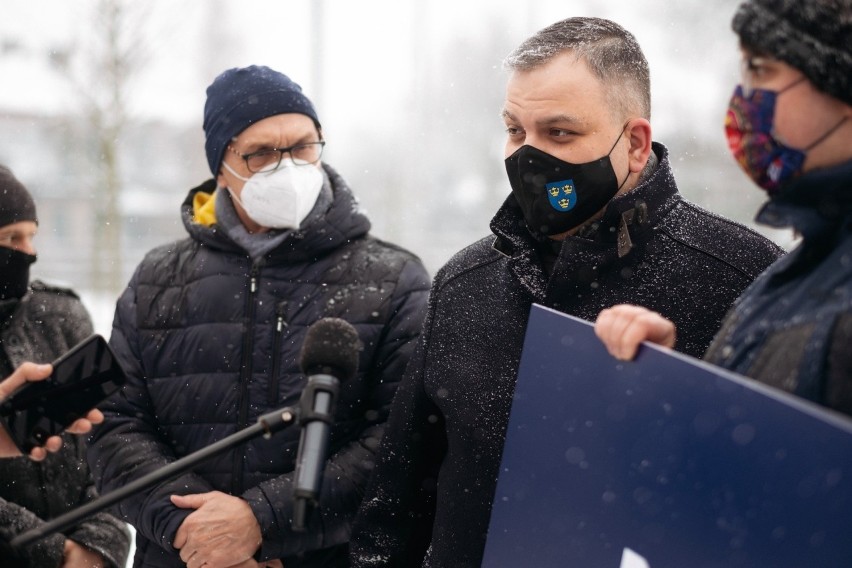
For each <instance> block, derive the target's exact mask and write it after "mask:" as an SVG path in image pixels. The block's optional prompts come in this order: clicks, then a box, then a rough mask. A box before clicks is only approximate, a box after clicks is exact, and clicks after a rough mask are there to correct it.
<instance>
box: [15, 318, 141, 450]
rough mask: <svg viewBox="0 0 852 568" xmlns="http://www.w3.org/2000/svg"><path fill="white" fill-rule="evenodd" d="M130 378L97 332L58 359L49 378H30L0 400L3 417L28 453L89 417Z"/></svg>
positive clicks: (17, 440) (16, 442) (19, 443)
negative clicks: (89, 414) (39, 379)
mask: <svg viewBox="0 0 852 568" xmlns="http://www.w3.org/2000/svg"><path fill="white" fill-rule="evenodd" d="M125 380H126V376H125V374H124V371H123V370H122V368H121V366H120V365H119V364H118V361H117V360H116V358H115V356H114V355H113V353H112V350H111V349H110V348H109V345H108V344H107V342H106V340H104V338H103V337H101V336H100V335H92V336H90V337H88V338H87V339H85V340H83V341H82V342H80V343H79V344H77V345H75V346H74V347H72V348H71V350H69V351H68V352H67V353H65V354H64V355H62V356H61V357H59V358H58V359H57V360H56V361H54V362H53V373H52V374H51V375H50V377H48V378H47V379H46V380H44V381H39V382H33V383H28V384H26V385H25V386H23V387H22V388H20V389H18V390H17V391H15V392H14V393H13V394H12V395H11V396H9V397H8V398H6V399H5V400H3V401H2V402H0V422H2V424H3V426H4V427H5V428H6V431H7V432H8V433H9V435H10V437H11V438H12V440H13V441H14V442H15V444H16V445H17V446H18V448H19V449H20V450H21V452H22V453H24V454H27V453H29V452H30V450H31V449H32V448H34V447H37V446H42V445H44V443H45V442H46V441H47V439H48V438H49V437H50V436H54V435H57V434H60V433H61V432H62V431H63V430H65V429H66V428H67V427H68V426H70V425H71V424H72V423H73V422H74V421H75V420H77V419H78V418H82V417H85V416H86V414H87V413H88V412H89V410H91V409H92V408H94V407H95V406H97V404H98V403H100V402H101V401H103V400H105V399H106V398H107V397H109V396H110V395H111V394H113V393H114V392H115V391H117V390H118V389H119V388H120V387H121V385H122V384H124V382H125Z"/></svg>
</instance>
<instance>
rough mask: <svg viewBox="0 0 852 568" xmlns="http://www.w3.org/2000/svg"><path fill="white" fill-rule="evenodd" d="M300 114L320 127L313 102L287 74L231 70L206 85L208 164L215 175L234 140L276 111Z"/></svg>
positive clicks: (262, 69) (259, 69) (254, 68)
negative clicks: (230, 143) (226, 149)
mask: <svg viewBox="0 0 852 568" xmlns="http://www.w3.org/2000/svg"><path fill="white" fill-rule="evenodd" d="M287 113H299V114H304V115H306V116H309V117H310V118H311V119H312V120H313V121H314V124H316V125H317V128H319V127H320V122H319V119H318V118H317V113H316V111H315V110H314V105H313V104H311V101H310V100H308V97H306V96H305V95H303V94H302V88H301V87H300V86H299V85H297V84H296V83H294V82H293V81H292V80H290V78H289V77H287V75H284V74H283V73H279V72H278V71H274V70H272V69H270V68H269V67H262V66H257V65H252V66H251V67H243V68H233V69H228V70H227V71H225V72H223V73H222V74H221V75H219V76H218V77H216V79H215V80H214V81H213V83H211V85H210V86H209V87H207V102H206V103H205V104H204V135H205V137H206V142H205V144H204V148H205V150H206V151H207V163H208V164H209V165H210V171H211V172H213V175H214V176H216V175H218V173H219V166H221V164H222V156H223V155H224V153H225V148H227V147H228V143H229V142H230V141H231V139H232V138H233V137H234V136H236V135H237V134H239V133H240V132H242V131H243V130H245V129H246V128H248V127H249V126H251V125H252V124H254V123H255V122H257V121H259V120H263V119H264V118H267V117H269V116H273V115H276V114H287Z"/></svg>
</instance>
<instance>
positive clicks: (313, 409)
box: [292, 318, 362, 532]
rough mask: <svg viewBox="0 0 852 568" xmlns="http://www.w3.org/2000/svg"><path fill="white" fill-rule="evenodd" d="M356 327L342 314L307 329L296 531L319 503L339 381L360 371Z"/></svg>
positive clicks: (301, 361) (295, 497)
mask: <svg viewBox="0 0 852 568" xmlns="http://www.w3.org/2000/svg"><path fill="white" fill-rule="evenodd" d="M361 348H362V345H361V341H360V340H359V339H358V332H357V331H355V328H354V327H352V324H350V323H349V322H347V321H346V320H342V319H340V318H323V319H321V320H319V321H317V322H316V323H314V324H313V325H311V327H309V328H308V334H307V336H306V337H305V342H304V343H303V344H302V351H301V354H300V358H299V365H300V367H301V369H302V373H304V374H305V375H307V377H308V383H307V385H306V386H305V390H303V391H302V396H301V398H300V399H299V406H300V409H301V411H300V416H299V423H300V424H301V426H302V433H301V438H300V440H299V452H298V454H297V455H296V471H295V474H294V486H293V522H292V527H293V530H294V531H300V532H301V531H304V530H305V526H306V521H307V517H308V509H309V507H313V506H314V505H316V504H317V500H318V498H319V491H320V480H321V477H322V472H323V469H324V466H325V459H326V453H327V451H328V436H329V431H330V430H331V422H332V420H333V416H334V406H335V404H336V403H337V395H338V392H339V390H340V381H345V380H348V379H351V378H352V377H353V376H354V375H355V371H357V370H358V352H359V351H360V350H361Z"/></svg>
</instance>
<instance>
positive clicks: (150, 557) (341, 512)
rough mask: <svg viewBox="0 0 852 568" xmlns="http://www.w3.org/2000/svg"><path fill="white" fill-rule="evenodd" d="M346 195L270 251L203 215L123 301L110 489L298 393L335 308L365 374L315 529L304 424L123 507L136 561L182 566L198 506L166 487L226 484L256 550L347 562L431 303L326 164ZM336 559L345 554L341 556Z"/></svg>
mask: <svg viewBox="0 0 852 568" xmlns="http://www.w3.org/2000/svg"><path fill="white" fill-rule="evenodd" d="M324 168H325V170H326V173H327V174H328V176H329V178H330V180H331V184H332V188H333V193H334V200H333V203H332V205H331V207H330V209H329V210H328V212H327V214H326V215H325V216H324V218H322V219H321V220H319V221H317V222H314V223H312V224H311V225H310V226H309V227H307V228H304V229H302V230H300V231H294V232H292V233H291V235H290V236H289V237H288V239H287V240H285V241H284V242H283V243H282V244H281V245H280V246H279V247H277V248H276V249H274V250H273V251H272V252H271V253H269V254H267V255H266V256H265V257H264V258H263V260H262V262H255V263H253V262H252V261H251V259H250V257H249V256H248V255H247V254H246V252H245V251H244V250H242V249H241V248H240V247H238V246H237V245H236V243H234V242H233V241H231V240H230V239H229V238H228V237H227V236H226V235H225V234H224V231H220V230H217V229H216V226H215V225H213V226H210V227H206V226H203V225H199V224H197V223H195V222H193V221H192V219H193V209H192V202H193V197H194V196H195V194H196V193H197V192H199V191H205V192H212V191H213V190H214V189H215V185H214V183H213V180H210V181H208V182H207V183H206V184H204V185H202V186H200V187H198V188H195V189H194V190H192V191H190V194H189V196H188V197H187V199H186V201H185V202H184V204H183V217H184V224H185V225H186V227H187V230H188V231H189V233H190V238H187V239H184V240H181V241H178V242H175V243H172V244H169V245H166V246H162V247H159V248H156V249H154V250H153V251H151V252H150V253H149V254H148V255H147V256H146V257H145V259H144V260H143V261H142V263H141V264H140V265H139V267H138V268H137V270H136V273H135V274H134V276H133V278H132V280H131V281H130V284H129V286H128V288H127V290H126V291H125V292H124V294H123V295H122V296H121V298H120V299H119V302H118V305H117V309H116V315H115V321H114V324H113V334H112V337H111V340H110V342H111V345H112V347H113V348H114V349H115V350H116V352H117V354H118V356H119V357H120V359H121V361H122V363H123V364H124V365H125V367H126V369H127V371H128V373H129V376H130V379H129V382H128V384H127V385H126V387H125V388H124V389H123V391H122V392H121V393H120V395H119V396H115V397H113V398H112V399H111V400H110V401H108V403H107V404H106V405H105V406H104V407H103V410H104V413H105V414H106V421H105V423H104V424H103V425H102V426H100V427H98V428H97V429H96V431H95V432H94V433H93V435H92V436H91V450H90V454H89V461H90V463H91V465H92V469H93V471H94V472H95V474H96V477H97V478H98V479H99V483H100V488H101V490H102V491H109V490H111V489H115V488H117V487H121V486H123V485H125V484H127V483H128V482H130V481H131V480H133V479H137V478H139V477H141V476H142V475H144V474H146V473H149V472H151V471H154V470H157V469H158V468H161V467H163V466H164V465H165V464H167V463H169V462H172V461H174V460H175V459H177V458H180V457H182V456H185V455H187V454H189V453H191V452H193V451H196V450H198V449H200V448H204V447H206V446H208V445H209V444H211V443H213V442H215V441H217V440H220V439H222V438H224V437H225V436H227V435H229V434H232V433H234V432H236V431H237V430H240V429H242V428H244V427H246V426H248V425H250V424H254V423H255V422H256V420H257V417H258V416H260V415H261V414H264V413H266V412H269V411H270V410H273V409H275V408H278V407H282V406H285V405H293V404H296V403H297V401H298V398H299V395H300V393H301V391H302V388H303V386H304V384H305V381H306V378H305V376H304V375H303V374H302V373H301V372H300V370H299V360H298V359H299V351H300V349H301V347H302V343H303V340H304V337H305V333H306V330H307V328H308V327H309V326H310V325H311V324H312V323H314V322H316V321H317V320H318V319H320V318H323V317H340V318H343V319H345V320H347V321H349V322H350V323H352V324H353V325H354V327H355V329H356V330H357V331H358V334H359V336H360V339H361V341H362V343H363V345H364V349H363V351H362V352H361V353H360V362H359V367H358V373H357V375H356V376H355V377H354V378H353V379H352V380H349V381H346V382H344V383H343V384H342V385H341V393H340V397H339V399H338V403H337V408H336V412H335V422H334V425H333V429H332V434H331V442H330V458H329V460H328V462H327V465H326V468H325V475H324V479H323V481H322V492H321V500H320V504H319V507H318V509H317V513H316V514H314V515H313V517H312V519H311V522H310V524H309V527H308V530H307V531H306V532H304V533H295V532H293V531H292V530H291V529H290V520H291V516H292V512H291V510H292V509H291V507H292V500H291V494H292V477H293V476H292V472H293V469H294V467H295V463H294V462H295V457H296V453H297V448H298V443H299V429H298V427H292V428H288V429H286V430H285V431H283V432H281V433H279V434H276V435H275V436H274V437H273V438H272V439H271V440H265V439H262V438H261V439H256V440H254V441H251V442H248V443H246V444H245V445H243V446H241V447H239V448H238V449H236V450H234V451H229V452H226V453H224V454H221V455H219V456H218V457H215V458H212V459H211V460H209V461H208V462H206V463H204V464H202V465H201V466H199V467H198V468H197V469H196V471H195V472H193V473H191V474H186V475H182V476H181V477H179V478H177V479H175V480H173V481H170V482H167V483H165V484H163V485H161V486H159V487H155V488H153V489H150V490H147V491H145V492H143V493H141V494H139V495H137V496H135V497H133V498H130V499H128V500H126V501H124V502H122V503H121V504H120V505H118V506H117V513H118V514H120V515H121V516H122V518H124V519H125V520H127V521H128V522H129V523H131V524H132V525H133V526H135V527H136V529H137V554H136V565H137V566H141V565H144V566H183V563H182V562H181V560H180V558H179V557H178V554H177V551H176V550H175V549H174V548H173V547H172V541H173V538H174V536H175V532H176V531H177V529H178V527H179V526H180V524H181V522H182V521H183V520H184V518H185V517H186V516H187V515H188V513H189V512H191V511H188V510H181V509H178V508H176V507H175V506H173V505H172V504H171V503H170V501H169V495H171V494H174V493H177V494H189V493H203V492H207V491H211V490H218V491H224V492H227V493H230V494H233V495H239V496H241V497H243V498H244V499H245V500H246V501H247V502H248V503H249V505H250V506H251V508H252V510H253V511H254V513H255V516H256V517H257V519H258V521H259V523H260V526H261V529H262V531H263V544H262V546H261V549H260V551H259V554H258V556H257V558H258V559H260V560H266V559H272V558H281V559H284V565H285V566H288V568H292V567H293V566H319V565H324V566H325V565H338V564H341V565H345V552H346V547H347V545H346V543H347V541H348V538H349V533H350V528H351V523H352V519H353V517H354V514H355V511H356V509H357V507H358V505H359V503H360V501H361V498H362V496H363V493H364V488H365V486H366V482H367V479H368V476H369V475H370V471H371V469H372V466H373V459H374V452H375V450H376V448H377V445H378V442H379V439H380V437H381V435H382V431H383V427H384V423H385V419H386V416H387V413H388V408H389V404H390V402H391V399H392V397H393V394H394V392H395V390H396V386H397V383H398V381H399V380H400V378H401V376H402V373H403V370H404V368H405V365H406V363H407V361H408V358H409V354H410V351H411V349H412V348H413V346H414V343H415V339H416V338H417V336H418V334H419V331H420V326H421V323H422V319H423V316H424V312H425V305H426V299H427V295H428V289H429V277H428V275H427V273H426V271H425V269H424V268H423V266H422V264H421V262H420V260H419V259H418V258H417V257H415V256H414V255H413V254H411V253H409V252H408V251H405V250H403V249H401V248H399V247H396V246H394V245H391V244H388V243H385V242H382V241H380V240H378V239H376V238H374V237H371V236H370V235H368V234H367V231H368V230H369V228H370V223H369V221H368V219H367V218H366V216H365V215H364V214H363V213H362V212H361V211H360V209H359V208H358V205H357V203H356V201H355V199H354V197H353V196H352V194H351V192H350V191H349V189H348V188H347V187H346V185H345V182H344V181H343V180H342V178H340V176H339V175H338V174H337V173H336V172H334V170H332V169H331V168H329V167H328V166H324ZM338 560H339V562H338Z"/></svg>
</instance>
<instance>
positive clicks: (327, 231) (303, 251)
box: [181, 163, 371, 261]
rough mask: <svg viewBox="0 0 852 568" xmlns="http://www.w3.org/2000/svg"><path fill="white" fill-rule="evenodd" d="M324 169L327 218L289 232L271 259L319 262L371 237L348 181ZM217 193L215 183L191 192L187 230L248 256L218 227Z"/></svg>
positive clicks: (204, 240)
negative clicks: (214, 203)
mask: <svg viewBox="0 0 852 568" xmlns="http://www.w3.org/2000/svg"><path fill="white" fill-rule="evenodd" d="M322 168H323V170H324V172H325V174H326V176H327V177H328V180H329V182H330V185H331V191H332V201H331V204H330V205H329V206H328V209H327V210H326V211H325V213H324V214H321V215H312V219H310V220H309V221H308V224H307V225H306V226H304V227H302V228H300V229H298V230H290V231H287V233H288V234H287V236H286V238H284V240H283V241H282V242H281V243H280V244H279V245H278V246H277V247H276V248H274V249H273V250H272V251H271V252H270V253H268V255H267V256H268V257H270V258H274V259H278V260H290V261H295V260H305V259H310V258H315V257H316V256H318V255H321V254H322V253H324V252H327V251H330V250H333V249H335V248H337V247H339V246H341V245H342V244H344V243H346V242H347V241H350V240H352V239H355V238H358V237H361V236H363V235H365V234H367V232H368V231H369V230H370V227H371V225H370V220H369V219H368V218H367V215H366V213H365V212H364V211H363V210H362V209H361V206H360V204H359V203H358V200H357V198H356V197H355V195H354V194H353V193H352V190H351V189H350V188H349V185H348V184H347V183H346V181H345V180H344V179H343V178H342V177H341V176H340V174H338V173H337V171H336V170H335V169H334V168H332V167H331V166H329V165H328V164H325V163H324V164H322ZM214 191H216V180H214V179H209V180H207V181H205V182H204V183H202V184H201V185H199V186H197V187H195V188H193V189H191V190H189V193H188V194H187V197H186V199H185V200H184V201H183V204H181V218H182V220H183V224H184V227H185V228H186V230H187V232H188V233H189V235H190V237H191V238H193V239H195V240H197V241H199V242H201V243H203V244H205V245H207V246H210V247H213V248H215V249H219V250H223V251H229V252H237V253H246V252H247V251H245V249H244V248H243V247H242V246H240V245H239V244H238V243H236V242H235V241H234V240H233V239H231V238H230V237H229V236H228V235H227V234H226V231H223V230H219V228H218V227H217V225H216V223H215V213H213V211H212V210H211V203H212V201H213V199H211V196H212V194H213V192H214ZM273 233H274V234H280V232H273Z"/></svg>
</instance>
